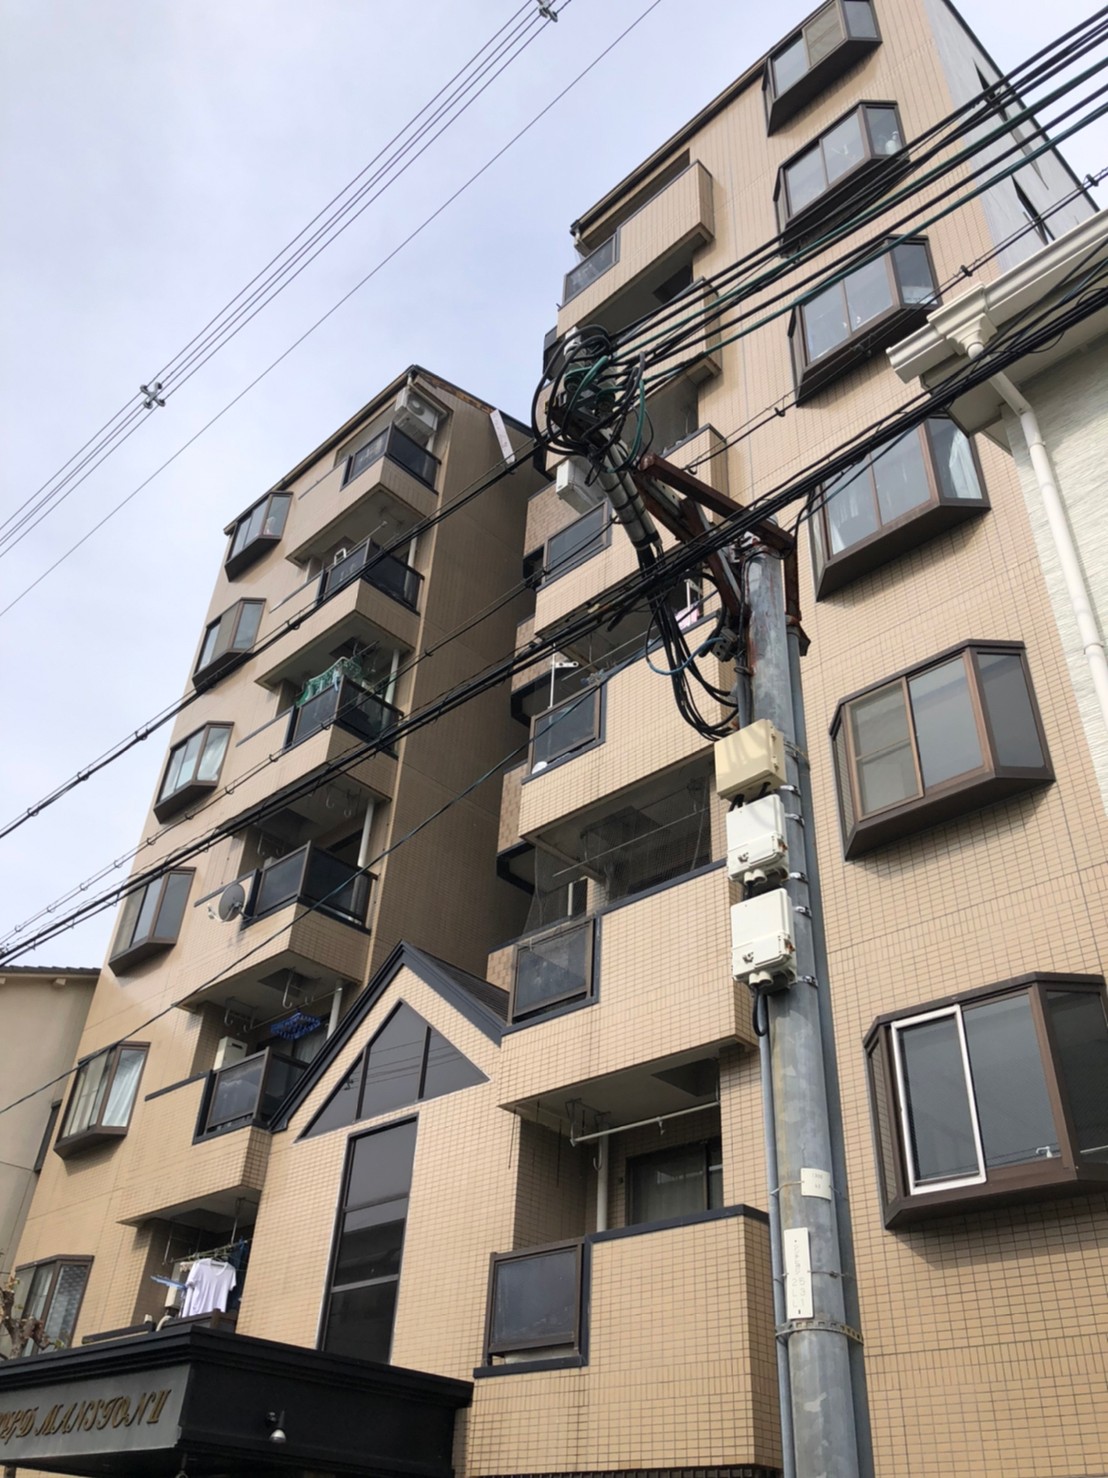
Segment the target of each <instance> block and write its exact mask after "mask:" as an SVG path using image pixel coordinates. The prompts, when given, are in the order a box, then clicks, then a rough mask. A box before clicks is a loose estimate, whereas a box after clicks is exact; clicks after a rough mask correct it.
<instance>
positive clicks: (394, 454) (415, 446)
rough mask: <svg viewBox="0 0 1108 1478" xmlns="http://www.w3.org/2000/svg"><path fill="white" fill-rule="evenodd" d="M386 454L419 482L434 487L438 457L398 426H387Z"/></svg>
mask: <svg viewBox="0 0 1108 1478" xmlns="http://www.w3.org/2000/svg"><path fill="white" fill-rule="evenodd" d="M388 455H389V457H390V458H391V459H392V461H394V462H397V463H399V465H400V466H401V467H403V468H404V470H405V471H406V472H410V473H411V474H412V476H413V477H418V478H419V480H420V482H425V483H426V484H427V486H428V487H431V488H433V487H434V485H435V475H436V473H437V472H438V469H439V463H438V458H437V457H433V456H432V455H431V453H430V452H429V451H427V449H426V448H425V447H421V446H420V444H419V442H418V441H413V440H412V438H411V437H410V436H408V435H407V434H406V432H403V431H401V430H400V427H399V426H390V427H389V440H388Z"/></svg>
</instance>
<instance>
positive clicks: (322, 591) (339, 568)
mask: <svg viewBox="0 0 1108 1478" xmlns="http://www.w3.org/2000/svg"><path fill="white" fill-rule="evenodd" d="M358 579H361V580H367V581H368V582H369V583H370V585H372V586H373V588H374V589H375V590H382V591H384V593H385V594H386V595H391V596H392V598H393V600H398V601H399V602H400V604H401V605H403V606H407V607H408V609H409V610H410V611H418V610H419V591H420V586H421V585H422V584H423V576H422V575H421V574H420V573H419V571H418V570H415V569H413V568H412V566H411V565H409V564H405V563H404V561H403V560H402V559H397V557H396V555H395V554H386V553H385V551H384V549H383V548H382V547H381V545H380V544H377V543H376V542H375V541H374V540H373V539H367V540H366V541H365V543H363V544H359V545H358V547H357V549H353V550H351V552H350V553H349V554H348V555H347V556H346V558H345V559H339V560H336V561H335V563H334V564H333V565H331V566H330V568H329V569H326V570H324V571H323V574H322V576H321V577H320V581H319V597H318V598H319V601H320V602H321V603H322V602H323V601H325V600H329V599H330V597H331V596H332V595H335V594H336V593H337V592H338V591H339V590H341V589H342V588H343V586H344V585H347V584H349V582H350V581H351V580H358Z"/></svg>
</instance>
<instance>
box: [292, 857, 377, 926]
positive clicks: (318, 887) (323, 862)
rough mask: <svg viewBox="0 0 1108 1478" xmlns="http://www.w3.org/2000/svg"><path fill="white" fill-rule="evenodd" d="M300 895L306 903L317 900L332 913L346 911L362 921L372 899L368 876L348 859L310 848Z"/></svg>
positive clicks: (358, 920) (350, 916)
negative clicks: (346, 860) (345, 860)
mask: <svg viewBox="0 0 1108 1478" xmlns="http://www.w3.org/2000/svg"><path fill="white" fill-rule="evenodd" d="M300 896H301V899H302V901H303V902H305V903H318V904H319V905H320V906H321V907H325V908H327V909H328V910H329V911H330V912H331V913H341V914H345V915H347V917H349V918H351V919H353V920H355V921H356V922H357V923H359V924H362V923H364V922H365V914H366V905H367V903H368V902H369V878H368V877H367V876H366V874H365V873H362V872H359V871H358V869H357V868H356V867H352V866H351V864H350V863H349V862H342V861H341V860H340V859H339V858H338V857H332V856H331V854H330V853H329V852H321V851H317V850H316V849H315V848H309V849H308V866H307V869H306V871H305V874H304V883H303V887H302V890H301V895H300Z"/></svg>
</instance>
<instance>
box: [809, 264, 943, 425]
mask: <svg viewBox="0 0 1108 1478" xmlns="http://www.w3.org/2000/svg"><path fill="white" fill-rule="evenodd" d="M937 297H938V292H937V289H936V286H935V274H934V272H933V270H932V267H931V254H930V252H929V251H928V249H927V243H926V242H925V241H901V242H898V243H897V245H896V246H894V247H892V248H890V249H889V250H886V251H884V252H883V253H882V254H881V255H880V256H879V257H874V258H873V259H872V260H870V261H868V262H865V263H863V265H862V266H860V267H856V268H855V269H854V271H853V272H850V273H848V274H847V275H846V276H845V277H843V278H842V279H841V280H840V281H838V282H834V283H832V284H831V286H830V287H825V288H823V289H821V290H820V291H819V292H817V293H813V294H812V296H811V297H809V298H806V299H805V300H804V301H803V302H802V303H800V304H799V306H798V307H797V308H796V309H794V311H793V317H792V322H791V323H790V324H789V337H790V339H791V341H792V353H793V373H794V376H795V379H796V398H797V400H798V401H802V400H806V399H807V398H808V397H809V396H811V395H812V394H814V393H815V391H817V390H819V389H822V387H823V386H824V385H826V384H829V383H830V381H832V380H835V379H838V378H839V376H840V375H843V374H845V373H846V371H847V370H848V369H850V368H851V367H852V366H853V365H855V364H857V363H859V362H860V361H861V360H863V359H868V358H869V357H870V355H872V354H873V353H875V352H876V351H877V350H879V349H883V348H885V347H886V345H888V344H890V343H892V342H893V340H895V339H897V338H899V337H900V336H901V335H903V334H904V333H906V332H907V330H908V328H909V327H910V326H911V324H912V322H913V321H914V320H915V319H917V318H919V319H920V320H921V321H922V318H923V316H924V315H925V313H926V312H927V309H928V308H930V307H931V305H932V304H933V303H935V302H936V301H937Z"/></svg>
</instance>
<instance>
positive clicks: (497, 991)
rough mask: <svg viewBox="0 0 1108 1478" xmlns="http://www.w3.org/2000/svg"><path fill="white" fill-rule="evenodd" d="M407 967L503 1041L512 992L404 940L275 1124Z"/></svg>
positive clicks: (283, 1125) (282, 1124)
mask: <svg viewBox="0 0 1108 1478" xmlns="http://www.w3.org/2000/svg"><path fill="white" fill-rule="evenodd" d="M401 970H411V972H412V973H413V975H417V976H418V977H419V979H420V980H422V981H423V983H424V985H426V986H428V987H429V989H431V990H433V991H434V992H435V993H436V994H437V995H439V996H441V997H442V999H443V1000H444V1001H445V1002H446V1003H447V1005H448V1006H451V1007H452V1008H453V1009H454V1010H455V1011H457V1012H458V1014H459V1015H460V1016H464V1017H465V1019H466V1020H467V1021H468V1022H469V1023H470V1025H471V1026H475V1027H476V1028H477V1030H478V1031H479V1032H481V1034H482V1035H483V1036H485V1037H487V1038H488V1039H489V1041H490V1042H492V1043H494V1044H495V1045H496V1046H497V1047H499V1046H500V1039H501V1037H502V1036H503V1034H504V1026H505V1023H506V1022H507V1019H508V992H507V991H506V990H502V989H501V988H500V987H499V986H496V985H493V984H491V983H490V982H489V981H487V980H481V979H479V978H478V976H476V975H470V974H469V972H468V971H467V970H461V969H459V968H458V966H457V965H449V964H447V962H446V961H445V960H440V959H436V957H435V956H434V955H429V954H427V953H426V952H425V951H424V950H422V949H416V947H415V945H414V944H406V943H405V942H404V941H403V940H401V942H400V943H399V944H398V945H397V946H396V948H395V949H394V950H393V952H392V954H391V955H389V957H388V959H387V960H386V961H385V963H384V964H383V965H382V966H381V968H380V970H378V972H377V974H376V975H375V976H374V977H373V979H372V980H371V981H370V982H369V984H368V985H367V986H366V988H365V990H364V991H363V992H362V993H361V995H360V996H359V997H358V999H357V1000H356V1001H355V1002H354V1004H353V1006H351V1008H350V1010H349V1011H348V1012H347V1013H346V1015H345V1016H344V1017H343V1020H342V1024H341V1025H340V1026H339V1028H338V1030H337V1031H336V1032H335V1034H334V1035H333V1036H332V1037H329V1038H328V1040H327V1042H326V1044H325V1045H324V1047H323V1048H322V1050H321V1051H320V1053H319V1055H318V1056H317V1057H316V1058H315V1060H314V1061H313V1062H312V1065H311V1067H309V1068H308V1071H307V1072H306V1073H304V1074H303V1076H302V1077H301V1079H300V1081H299V1082H298V1083H297V1084H296V1087H295V1088H294V1089H293V1090H292V1092H291V1093H290V1094H289V1096H288V1098H286V1099H285V1101H284V1103H283V1104H282V1105H281V1107H280V1108H279V1109H278V1111H277V1113H276V1114H275V1115H274V1118H273V1128H274V1129H275V1130H277V1129H287V1128H288V1123H289V1120H290V1119H291V1118H292V1116H293V1114H295V1113H296V1111H297V1109H298V1108H299V1107H300V1105H301V1104H302V1103H303V1102H304V1100H305V1099H306V1098H307V1097H308V1094H309V1093H311V1091H312V1089H313V1088H314V1087H315V1085H316V1084H317V1083H318V1082H319V1080H320V1079H321V1078H322V1077H323V1075H324V1074H325V1073H326V1072H327V1070H328V1068H329V1067H330V1066H331V1064H332V1063H333V1062H334V1061H335V1058H336V1057H338V1056H339V1055H340V1054H341V1053H343V1052H344V1051H345V1050H346V1048H347V1046H348V1045H349V1042H350V1039H351V1037H352V1036H353V1035H354V1033H355V1032H356V1031H357V1030H358V1027H359V1026H361V1024H362V1022H363V1021H364V1020H365V1018H366V1017H367V1016H368V1015H369V1013H370V1011H372V1010H373V1008H374V1006H375V1005H376V1004H377V1002H378V1001H379V1000H380V999H381V997H382V996H383V995H384V993H385V991H387V990H388V988H389V986H390V985H391V984H392V983H393V981H394V980H395V979H396V977H397V976H398V975H399V974H400V972H401Z"/></svg>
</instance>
